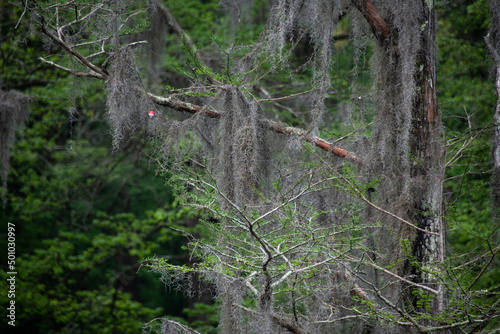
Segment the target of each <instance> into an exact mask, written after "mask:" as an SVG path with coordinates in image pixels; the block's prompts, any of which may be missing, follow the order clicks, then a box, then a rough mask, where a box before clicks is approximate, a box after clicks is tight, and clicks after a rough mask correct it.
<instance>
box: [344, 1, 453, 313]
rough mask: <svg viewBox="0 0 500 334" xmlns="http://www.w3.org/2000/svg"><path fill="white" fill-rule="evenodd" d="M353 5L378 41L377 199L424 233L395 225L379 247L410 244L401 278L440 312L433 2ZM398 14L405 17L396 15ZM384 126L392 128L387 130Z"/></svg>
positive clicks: (414, 301) (410, 299) (414, 300)
mask: <svg viewBox="0 0 500 334" xmlns="http://www.w3.org/2000/svg"><path fill="white" fill-rule="evenodd" d="M352 2H353V4H354V5H355V6H356V7H357V8H358V9H359V11H360V12H361V13H362V15H363V16H364V18H365V19H366V21H367V22H368V24H369V25H370V27H371V29H372V31H373V33H374V36H375V38H376V39H377V44H378V45H377V46H376V48H377V50H378V51H377V50H376V51H375V52H378V53H379V55H378V56H377V57H378V58H379V59H378V60H376V61H377V66H379V69H378V71H377V72H378V73H380V74H378V78H376V80H377V87H376V89H377V102H376V104H377V111H376V116H375V117H376V119H377V118H378V119H380V120H381V121H380V123H382V125H380V126H379V128H377V127H375V130H374V146H375V147H377V145H380V147H382V149H379V150H377V151H376V152H377V154H379V157H375V160H376V162H375V164H376V166H379V167H374V169H375V171H374V173H375V174H376V175H377V176H379V177H381V178H382V179H384V178H385V179H386V180H385V181H384V180H383V181H382V183H384V182H385V183H386V184H387V185H385V187H386V188H387V189H390V190H388V191H384V193H385V194H388V195H384V196H385V197H383V196H382V195H379V201H382V202H383V203H382V205H384V206H388V207H391V206H392V210H394V212H395V213H396V214H398V215H400V216H403V217H404V218H406V219H409V220H410V221H411V222H412V223H413V224H415V225H416V226H418V227H420V228H421V229H423V230H425V231H429V232H430V233H426V232H422V231H421V230H416V229H401V228H398V227H397V224H399V223H396V224H393V225H392V226H391V227H390V228H391V229H392V230H397V231H398V235H397V238H393V239H392V240H390V241H387V243H392V245H390V246H386V245H384V247H389V248H393V249H395V248H398V247H400V242H401V240H408V247H407V249H410V250H411V254H408V253H405V250H401V251H400V254H401V256H405V257H406V258H407V260H405V262H404V265H402V266H401V268H400V269H399V270H400V274H401V275H402V276H403V277H411V280H412V281H413V282H415V283H418V284H424V285H426V286H429V287H430V288H432V289H433V290H435V291H436V292H437V293H436V296H434V298H432V299H431V300H432V302H431V307H432V308H433V310H434V311H436V312H439V311H440V310H443V307H444V305H445V294H444V290H443V288H442V287H441V286H440V284H439V283H438V276H439V269H438V268H439V264H440V263H441V262H442V261H443V260H444V249H445V239H444V235H443V226H442V225H443V221H442V189H443V188H442V181H443V170H444V147H443V143H444V142H443V129H442V124H441V116H440V114H439V110H438V106H437V98H436V72H435V69H436V51H435V47H436V46H435V13H434V9H433V2H429V1H425V0H422V1H421V2H420V3H417V2H415V3H412V4H408V3H401V2H397V3H394V6H399V7H401V8H398V9H394V10H387V13H385V12H384V13H383V12H382V11H379V10H378V8H376V7H375V6H374V4H372V2H371V1H369V0H353V1H352ZM405 6H406V8H405ZM412 11H413V12H412ZM416 11H418V12H416ZM398 14H399V16H401V15H404V14H407V15H408V16H411V18H404V17H398ZM411 29H414V31H410V30H411ZM375 122H377V120H376V121H375ZM387 124H391V125H392V128H390V129H388V128H387ZM396 129H397V130H396ZM377 141H380V142H384V143H382V144H380V143H377ZM378 152H382V153H378ZM378 170H380V171H378ZM381 186H384V185H381ZM382 197H383V198H382ZM396 202H397V204H394V203H396ZM396 239H398V240H396ZM399 260H400V259H399ZM399 260H398V259H393V261H399ZM400 289H402V291H404V297H405V298H403V299H404V300H405V305H406V306H409V305H410V304H411V305H413V307H415V308H418V307H417V305H421V304H420V303H419V298H420V297H415V294H414V292H413V289H412V288H410V287H408V286H407V285H406V284H403V286H402V287H400ZM398 290H399V289H398ZM393 293H394V296H395V297H396V296H400V293H401V290H399V291H394V292H393ZM429 297H430V296H429ZM408 303H409V304H408Z"/></svg>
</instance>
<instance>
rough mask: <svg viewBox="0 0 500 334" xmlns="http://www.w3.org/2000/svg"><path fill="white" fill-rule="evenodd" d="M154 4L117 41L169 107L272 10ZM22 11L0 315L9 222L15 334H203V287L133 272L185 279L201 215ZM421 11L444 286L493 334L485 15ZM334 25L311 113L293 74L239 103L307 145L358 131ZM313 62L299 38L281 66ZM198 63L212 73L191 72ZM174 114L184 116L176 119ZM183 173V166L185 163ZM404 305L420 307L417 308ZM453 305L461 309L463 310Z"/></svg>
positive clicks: (353, 58)
mask: <svg viewBox="0 0 500 334" xmlns="http://www.w3.org/2000/svg"><path fill="white" fill-rule="evenodd" d="M226 2H227V3H226ZM493 2H494V1H493ZM493 2H492V3H493ZM163 3H164V4H163V5H165V6H166V7H167V8H168V13H169V14H170V16H165V13H164V12H162V11H160V10H159V9H154V8H153V9H150V10H149V11H148V12H147V14H148V17H149V19H147V20H146V19H144V20H143V21H140V20H139V21H138V23H137V24H136V25H135V26H133V27H131V28H130V30H129V31H127V36H132V37H133V38H131V39H130V40H131V41H132V40H146V41H148V44H147V46H138V47H137V48H136V49H135V50H136V53H135V59H136V60H137V64H138V65H137V66H138V71H139V73H140V74H141V75H142V78H143V82H144V85H146V86H148V87H149V88H150V89H151V90H153V91H155V92H158V94H162V93H165V94H166V93H168V94H171V95H176V94H177V95H182V94H184V93H183V89H185V88H186V87H187V86H188V85H189V84H190V81H189V80H188V79H186V78H189V77H190V78H192V79H193V81H195V82H196V80H198V79H199V78H198V77H203V76H207V77H210V76H211V77H213V78H215V79H216V80H227V78H228V77H229V78H230V77H231V74H230V73H226V72H225V71H226V68H229V67H230V66H233V64H232V63H231V62H232V61H233V59H232V58H231V57H233V55H235V56H234V57H235V58H237V57H238V55H239V54H238V52H243V51H242V50H243V48H242V50H240V49H238V46H239V45H247V44H252V43H255V42H256V39H257V37H258V36H259V34H260V32H261V31H262V29H264V26H265V24H266V22H267V20H268V17H269V15H270V12H271V9H272V7H273V5H274V4H275V2H274V1H253V2H252V1H234V2H232V1H222V2H221V3H219V1H216V0H213V1H209V0H207V1H195V0H187V1H173V0H165V1H163ZM374 3H375V4H376V3H377V2H376V1H374ZM24 4H27V5H30V1H26V2H19V3H11V2H9V1H4V2H2V4H1V5H0V17H1V24H0V41H1V51H0V68H1V70H0V73H1V75H0V131H1V134H0V148H1V153H0V163H1V174H2V188H1V189H2V209H1V211H0V221H2V229H3V230H2V231H1V233H2V235H3V236H4V237H3V238H2V240H1V244H0V248H1V249H2V257H1V259H0V263H1V264H2V267H1V268H2V269H1V271H0V276H1V283H0V286H1V287H2V289H1V291H2V294H1V295H0V301H1V305H7V303H8V302H9V299H8V297H7V294H6V293H5V291H7V289H8V282H7V280H6V279H7V272H8V271H9V270H7V255H6V250H7V238H6V236H7V232H6V231H7V222H10V223H13V224H15V236H16V260H15V261H16V262H15V264H16V271H17V276H16V286H15V288H16V290H15V302H16V326H15V331H16V332H19V333H21V332H24V333H29V332H32V333H37V332H39V333H138V332H140V331H141V330H142V329H143V328H144V329H145V331H146V332H149V331H156V330H158V331H160V329H159V328H160V327H155V325H154V324H153V323H152V322H154V321H153V319H158V318H162V317H166V318H168V319H171V320H172V321H175V323H176V324H179V326H180V324H185V325H186V326H189V327H190V328H193V329H195V330H197V331H199V332H200V333H215V332H216V331H217V327H218V326H219V322H220V312H219V311H220V310H221V309H222V310H224V306H223V305H222V304H223V302H222V301H221V300H220V299H217V298H215V296H216V295H217V293H216V292H215V291H214V286H213V285H212V284H210V283H206V282H203V281H202V280H200V279H199V277H198V276H197V274H196V273H194V272H193V273H191V272H188V273H187V274H186V275H185V276H184V277H187V276H190V277H189V279H185V281H184V283H182V282H181V283H180V284H172V280H175V279H174V278H172V280H169V279H168V278H166V277H165V274H163V275H160V274H159V273H158V270H157V271H156V272H155V271H151V270H150V268H148V267H147V265H146V264H147V263H148V261H144V260H145V259H153V258H154V257H155V256H157V257H160V258H162V259H169V261H170V263H172V264H174V265H179V266H183V265H184V266H186V267H189V266H192V265H193V264H194V263H195V262H196V261H197V259H196V257H192V256H190V254H189V249H188V248H187V247H186V245H187V243H188V242H190V241H192V240H191V237H192V236H196V237H199V238H201V240H203V238H207V240H209V239H210V238H211V237H213V236H211V235H210V233H212V232H211V230H210V229H209V228H207V226H206V223H207V221H208V223H209V224H210V223H211V221H210V218H207V216H206V214H207V213H206V212H205V211H203V210H202V209H200V210H197V209H196V208H193V207H190V206H187V205H184V203H183V202H182V198H181V197H182V196H180V195H182V192H183V191H185V189H178V188H175V187H174V186H175V185H176V183H175V182H171V181H170V178H171V174H169V173H168V170H170V169H174V166H173V165H175V163H174V160H173V159H172V160H169V159H168V158H165V159H158V158H157V157H158V152H161V151H162V148H161V145H159V143H158V138H157V137H152V136H151V133H150V132H148V131H146V130H142V129H140V127H139V125H138V124H137V129H139V130H137V131H129V130H131V129H133V128H135V125H134V124H127V126H125V127H124V128H123V129H121V130H123V133H121V132H120V133H119V136H118V137H119V139H118V140H117V133H116V131H117V130H116V129H117V128H116V124H113V121H115V120H113V119H112V120H111V122H110V121H109V110H110V109H112V106H110V103H109V100H108V99H107V97H106V94H107V93H108V92H109V91H108V92H106V91H105V90H103V88H102V84H101V83H100V82H97V80H95V78H92V77H78V76H75V75H72V74H71V73H68V72H65V71H62V70H57V69H55V68H54V67H53V66H51V65H50V64H48V63H47V62H48V61H50V60H49V59H52V58H50V56H49V57H48V55H51V54H57V53H60V52H62V51H61V46H60V45H56V44H54V43H50V41H49V40H48V39H47V38H45V37H42V35H40V34H39V32H37V31H36V25H33V22H32V21H31V20H30V19H29V17H28V16H29V15H30V13H27V12H26V10H25V6H24ZM435 10H436V23H437V29H436V44H437V60H438V62H437V69H436V71H437V101H438V108H439V110H440V112H441V114H442V122H443V125H444V129H445V134H444V136H445V139H444V141H443V143H444V144H445V145H446V151H447V153H446V174H445V177H444V179H445V182H444V184H443V197H444V202H445V203H446V204H445V209H444V218H445V221H446V224H447V228H446V238H447V240H448V242H447V246H446V247H447V249H446V252H447V254H450V259H449V260H448V261H450V262H451V266H453V265H454V266H457V267H458V266H463V269H464V273H463V275H462V276H461V277H460V278H457V280H459V281H460V282H462V283H463V286H461V287H456V288H457V289H459V288H463V289H466V290H467V289H471V290H474V291H476V292H478V291H479V292H481V291H482V296H481V298H482V299H481V300H480V301H478V300H477V299H474V300H475V301H474V303H481V305H490V306H491V305H493V311H491V312H492V313H491V319H490V321H488V323H485V326H484V327H481V326H479V325H478V326H477V327H473V328H472V329H468V331H467V332H474V331H486V332H492V333H493V332H495V331H497V332H498V330H499V328H500V323H499V322H498V319H497V317H498V315H499V312H498V308H499V307H500V306H499V305H498V299H499V292H500V290H499V287H500V267H499V262H498V259H497V257H495V255H497V254H498V251H499V239H498V238H499V236H498V227H499V222H498V214H497V213H496V209H497V208H496V207H495V205H494V202H495V197H494V196H496V195H495V191H494V187H496V186H495V183H494V182H495V178H494V173H493V158H492V150H493V149H494V147H493V146H492V138H493V137H494V130H495V120H494V115H495V106H496V103H497V95H496V90H495V80H496V77H495V75H496V74H495V66H494V64H495V61H494V57H493V56H491V54H490V52H489V51H488V47H487V45H486V42H485V36H487V34H488V32H489V30H490V29H491V27H492V19H491V17H490V15H491V14H490V3H489V2H488V1H486V0H476V1H472V0H460V1H445V0H443V1H437V2H436V5H435ZM235 13H237V14H235ZM349 20H350V17H349V15H345V16H342V17H340V18H339V23H338V24H337V26H336V27H337V30H336V31H333V32H332V34H333V35H334V38H335V44H334V45H335V48H334V52H332V54H331V58H332V65H331V66H330V67H329V68H328V71H330V72H331V76H330V77H329V80H332V81H333V82H334V85H333V88H329V89H331V91H329V92H328V94H327V98H326V99H325V102H324V108H325V109H326V110H327V112H326V113H325V116H323V118H321V119H320V118H318V119H316V118H314V117H312V118H310V117H309V115H308V114H307V112H306V111H307V109H308V107H309V105H310V104H311V103H310V100H308V99H311V98H314V97H311V96H309V97H304V98H303V99H301V96H302V95H301V94H302V93H301V91H303V90H306V88H304V87H307V86H306V85H305V84H304V82H310V81H313V80H317V81H320V80H321V78H320V79H318V78H317V77H318V76H320V75H319V74H318V73H316V72H314V70H312V69H310V68H308V67H307V66H305V65H304V67H303V68H301V71H300V72H295V73H294V76H293V77H292V76H291V75H290V73H289V72H288V71H283V70H279V69H275V68H268V69H264V72H265V73H266V79H265V80H264V81H262V82H259V83H258V84H256V85H255V86H253V87H252V91H251V92H250V93H251V94H253V95H255V96H256V98H258V99H260V100H262V102H261V104H262V105H264V107H262V108H263V112H264V113H267V114H271V113H272V114H273V115H274V116H273V117H276V119H278V120H280V121H282V122H286V123H287V124H289V125H291V126H294V127H297V128H304V129H306V128H308V127H309V125H310V124H311V123H314V122H318V124H321V130H320V135H321V136H322V137H323V138H328V139H329V140H331V141H335V142H337V141H338V142H339V143H340V144H342V140H344V139H346V138H349V137H350V136H351V137H352V136H354V135H355V134H359V133H365V134H366V135H369V134H370V131H371V130H370V128H369V125H368V126H367V125H366V124H367V123H369V122H370V120H371V118H372V117H373V113H374V111H373V103H372V102H373V100H374V99H375V98H374V97H373V91H372V89H373V86H372V80H373V77H372V72H371V71H370V70H371V66H373V64H372V63H371V62H370V60H369V59H370V57H371V55H372V53H373V52H374V51H373V46H372V44H373V43H374V42H373V41H371V40H368V39H359V38H357V37H358V36H359V35H360V32H359V31H356V30H355V28H356V27H355V26H353V25H350V24H349ZM75 29H76V28H75ZM360 29H361V28H360ZM361 44H363V47H362V48H361V47H360V45H361ZM181 46H182V47H181ZM231 48H233V49H234V50H233V49H231ZM361 49H362V50H364V51H363V53H361V52H359V50H361ZM247 51H248V50H245V52H247ZM316 51H317V50H315V49H314V48H313V47H312V46H311V43H310V42H309V41H308V38H307V36H306V37H304V38H303V39H301V40H298V41H296V45H294V48H293V49H290V51H289V52H290V54H288V55H286V56H287V57H290V58H291V59H292V60H291V62H292V65H290V66H291V67H293V66H294V65H296V64H295V63H293V62H296V63H297V64H302V63H306V64H307V62H308V59H309V58H310V57H311V54H312V53H314V52H316ZM40 57H42V58H44V59H45V61H42V60H40ZM52 60H54V61H55V58H54V59H52ZM68 64H70V65H71V64H73V63H72V60H68ZM196 66H199V68H197V67H196ZM205 66H211V67H212V68H213V69H214V72H217V71H219V72H220V73H222V74H220V77H219V76H217V75H216V74H213V73H209V74H210V75H208V74H207V73H203V71H202V70H205V69H206V67H205ZM263 66H265V65H263ZM200 69H202V70H201V71H200ZM227 72H229V70H228V71H227ZM235 81H236V79H235ZM213 85H214V86H215V85H216V83H213ZM197 93H199V96H197V95H196V94H197ZM190 94H191V95H190V98H192V99H195V100H196V99H198V100H199V101H203V100H204V99H206V98H207V96H206V95H203V94H205V93H201V92H197V91H196V89H193V90H192V91H190ZM294 94H298V97H299V98H298V99H295V100H292V101H291V102H290V101H289V100H287V99H283V100H280V99H276V98H277V97H284V96H289V95H294ZM266 99H267V101H266ZM136 106H137V107H138V108H143V109H141V110H140V112H141V113H144V115H146V114H147V112H148V111H149V110H150V109H152V107H151V106H150V105H148V104H144V105H140V104H139V105H136ZM270 110H272V112H270ZM360 110H363V112H362V113H358V111H360ZM28 111H29V112H28ZM155 117H157V116H155ZM176 117H177V116H176ZM182 117H187V116H181V118H180V121H182V120H184V119H183V118H182ZM154 120H156V119H154ZM110 123H111V125H110ZM121 130H120V131H121ZM292 144H293V143H292ZM162 145H165V144H162ZM181 145H189V144H186V143H182V144H181ZM351 145H355V144H351ZM359 145H361V144H359ZM351 147H352V148H354V146H351ZM190 150H191V149H190V148H189V149H187V150H186V152H191V151H190ZM192 150H194V149H192ZM353 151H354V150H353ZM322 153H324V152H322ZM322 153H321V154H322ZM187 154H188V153H186V156H187ZM325 159H326V158H325ZM329 159H340V158H335V157H331V158H329ZM186 161H188V162H187V164H189V161H190V160H189V157H187V158H186ZM370 187H371V185H370ZM373 187H376V185H375V184H374V185H373ZM369 189H372V188H369ZM492 194H493V195H492ZM242 196H243V195H242ZM201 218H202V219H201ZM200 219H201V220H202V221H203V222H204V224H201V223H200ZM214 219H215V218H214ZM212 223H213V222H212ZM483 254H486V255H484V256H483ZM458 255H460V256H458ZM455 256H456V257H457V258H455ZM455 260H456V261H457V262H455V263H453V262H454V261H455ZM459 260H460V261H459ZM461 260H463V261H461ZM459 263H460V264H459ZM482 268H484V271H483V272H481V270H482ZM478 272H480V273H481V275H479V276H478V275H477V273H478ZM476 277H478V278H477V279H475V278H476ZM183 284H189V285H192V286H195V287H196V289H194V288H192V289H191V288H189V289H188V288H186V287H185V286H183ZM467 291H469V290H467ZM185 292H189V293H185ZM474 298H476V297H474ZM471 299H473V297H471ZM419 302H420V303H423V304H425V303H426V301H425V296H424V297H422V298H421V299H419ZM221 305H222V306H221ZM251 305H252V304H251V303H250V302H249V304H248V305H247V306H248V307H251ZM474 305H475V304H474ZM495 305H496V306H495ZM420 306H422V305H420ZM425 307H426V306H425V305H424V306H423V308H424V309H425ZM457 307H459V308H467V307H468V306H467V301H464V303H463V304H457ZM495 307H496V308H497V311H496V313H495V311H494V309H495ZM495 319H496V320H495ZM275 320H276V319H275ZM8 321H9V319H8V318H6V317H3V318H2V325H1V326H2V328H3V329H2V332H5V331H4V329H5V330H13V329H14V328H12V327H11V326H9V325H8V323H7V322H8ZM219 328H220V326H219ZM290 330H291V331H293V329H290ZM353 330H354V329H353Z"/></svg>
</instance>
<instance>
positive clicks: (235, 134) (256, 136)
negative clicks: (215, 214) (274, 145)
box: [216, 87, 266, 204]
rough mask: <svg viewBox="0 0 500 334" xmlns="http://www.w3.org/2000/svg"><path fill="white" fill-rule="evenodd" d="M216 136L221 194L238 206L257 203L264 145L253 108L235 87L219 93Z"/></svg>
mask: <svg viewBox="0 0 500 334" xmlns="http://www.w3.org/2000/svg"><path fill="white" fill-rule="evenodd" d="M223 95H224V96H223V97H222V102H221V103H222V106H221V108H222V110H223V111H224V113H223V116H222V118H221V120H220V125H219V132H220V143H219V148H218V149H217V152H216V156H217V160H216V162H217V163H218V168H217V170H219V171H220V173H219V174H218V184H219V187H220V189H221V191H222V192H223V193H224V194H226V196H228V198H229V199H231V200H234V201H235V202H236V203H240V204H251V203H254V202H255V200H256V199H257V197H256V189H257V188H258V186H259V178H260V175H261V172H262V171H263V168H262V166H263V164H262V162H263V160H264V159H265V146H266V145H265V142H264V140H263V138H262V136H263V135H262V131H261V130H262V129H261V128H260V127H259V125H258V124H257V106H256V104H255V103H254V102H250V101H249V100H248V99H247V98H246V97H245V95H244V94H243V93H242V92H241V90H240V89H239V88H237V87H228V88H227V91H225V92H224V93H223Z"/></svg>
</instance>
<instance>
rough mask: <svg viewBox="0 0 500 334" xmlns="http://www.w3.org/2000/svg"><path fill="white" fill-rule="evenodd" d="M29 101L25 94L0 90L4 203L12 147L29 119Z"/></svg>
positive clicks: (0, 140) (0, 163)
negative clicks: (20, 129)
mask: <svg viewBox="0 0 500 334" xmlns="http://www.w3.org/2000/svg"><path fill="white" fill-rule="evenodd" d="M29 101H30V99H29V97H28V96H26V95H24V94H21V93H18V92H15V91H9V92H5V91H3V90H0V177H1V180H2V192H1V193H2V200H3V202H4V205H5V194H6V191H7V175H8V173H9V165H10V164H9V160H10V149H11V147H12V145H13V143H14V139H15V133H16V129H17V128H19V127H20V126H21V125H22V124H24V122H26V120H27V119H28V115H29V113H28V104H29Z"/></svg>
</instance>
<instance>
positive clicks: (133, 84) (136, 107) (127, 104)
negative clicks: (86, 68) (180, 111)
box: [106, 48, 154, 150]
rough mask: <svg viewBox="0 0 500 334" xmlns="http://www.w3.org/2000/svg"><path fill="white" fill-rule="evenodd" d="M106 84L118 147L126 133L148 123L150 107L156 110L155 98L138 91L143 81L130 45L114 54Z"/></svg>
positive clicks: (114, 144) (111, 122)
mask: <svg viewBox="0 0 500 334" xmlns="http://www.w3.org/2000/svg"><path fill="white" fill-rule="evenodd" d="M106 86H107V90H108V96H107V106H108V112H109V116H108V117H109V122H110V125H111V132H112V135H113V148H114V149H115V150H117V149H119V147H120V143H121V142H122V141H123V140H124V138H125V137H126V136H127V135H129V134H131V133H134V132H136V131H138V130H140V129H142V128H143V127H144V126H145V125H146V121H147V120H148V111H149V110H154V106H153V104H152V102H151V101H150V100H149V99H148V98H147V97H146V96H145V95H144V94H143V93H141V92H140V91H138V88H139V87H143V85H142V82H141V79H140V77H139V74H138V70H137V66H136V62H135V59H134V55H133V53H132V51H131V50H130V48H122V49H120V50H118V51H117V52H116V54H115V55H114V58H113V61H112V63H111V66H110V71H109V79H108V81H107V82H106Z"/></svg>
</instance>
